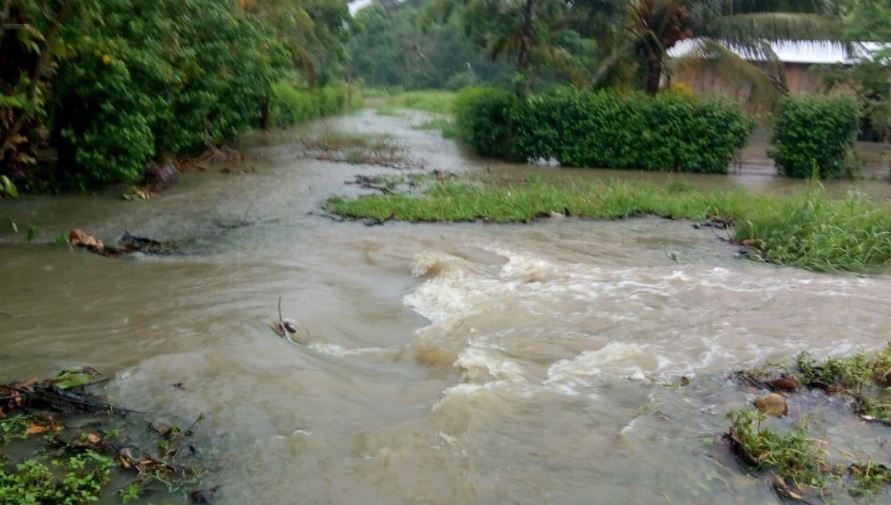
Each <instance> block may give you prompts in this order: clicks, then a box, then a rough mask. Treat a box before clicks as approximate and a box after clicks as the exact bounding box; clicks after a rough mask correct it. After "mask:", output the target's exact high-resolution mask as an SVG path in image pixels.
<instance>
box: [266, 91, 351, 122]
mask: <svg viewBox="0 0 891 505" xmlns="http://www.w3.org/2000/svg"><path fill="white" fill-rule="evenodd" d="M348 94H349V92H348V90H347V88H346V86H343V85H328V86H323V87H320V88H315V89H306V88H298V87H296V86H294V85H293V84H290V83H287V82H278V83H275V84H273V85H272V98H271V100H270V106H269V110H270V118H271V123H272V124H273V125H274V126H278V127H287V126H293V125H296V124H299V123H302V122H304V121H308V120H310V119H315V118H318V117H325V116H331V115H333V114H338V113H340V112H343V111H344V110H345V109H346V108H347V107H348V106H349V104H348V103H347V102H348V101H349V100H348V98H349V97H348Z"/></svg>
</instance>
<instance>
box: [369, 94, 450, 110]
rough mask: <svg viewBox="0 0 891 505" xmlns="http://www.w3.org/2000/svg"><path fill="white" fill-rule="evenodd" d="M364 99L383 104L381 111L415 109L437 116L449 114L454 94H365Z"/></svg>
mask: <svg viewBox="0 0 891 505" xmlns="http://www.w3.org/2000/svg"><path fill="white" fill-rule="evenodd" d="M365 96H366V97H368V98H369V99H370V100H371V99H373V100H375V101H378V102H380V103H382V104H383V107H382V108H383V109H384V110H387V109H392V108H397V109H415V110H421V111H425V112H434V113H437V114H451V113H452V109H453V104H454V101H455V93H454V92H452V91H442V90H422V91H401V92H385V91H379V90H378V91H377V92H370V93H369V92H366V95H365Z"/></svg>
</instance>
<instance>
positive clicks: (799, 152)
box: [768, 95, 860, 179]
mask: <svg viewBox="0 0 891 505" xmlns="http://www.w3.org/2000/svg"><path fill="white" fill-rule="evenodd" d="M859 132H860V108H859V106H858V105H857V101H856V100H855V99H854V98H853V97H851V96H820V95H797V96H796V95H790V96H786V97H784V98H783V99H782V100H781V101H780V105H779V109H778V110H777V113H776V115H775V116H774V119H773V136H772V139H771V144H772V147H771V149H770V152H769V153H768V154H769V155H770V157H771V158H773V159H774V161H776V164H777V168H778V169H779V171H780V172H781V173H782V174H784V175H787V176H789V177H811V176H818V177H820V178H821V179H835V178H839V177H845V176H849V175H851V170H850V166H849V163H848V159H849V154H850V152H851V149H852V148H853V147H854V141H855V140H856V139H857V134H858V133H859Z"/></svg>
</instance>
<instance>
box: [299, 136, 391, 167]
mask: <svg viewBox="0 0 891 505" xmlns="http://www.w3.org/2000/svg"><path fill="white" fill-rule="evenodd" d="M302 142H303V145H304V146H306V148H307V149H309V150H311V151H317V152H318V153H320V156H321V157H322V158H325V159H333V160H337V161H345V162H347V163H354V164H369V165H384V166H388V165H394V164H398V163H401V162H402V161H404V157H403V148H402V146H400V145H399V144H398V143H397V142H396V141H395V140H394V139H393V137H392V136H389V135H372V134H360V133H344V132H338V131H328V132H325V133H323V134H321V135H319V136H317V137H314V138H308V139H303V140H302ZM322 153H324V154H322Z"/></svg>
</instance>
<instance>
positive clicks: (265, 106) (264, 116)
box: [260, 91, 269, 131]
mask: <svg viewBox="0 0 891 505" xmlns="http://www.w3.org/2000/svg"><path fill="white" fill-rule="evenodd" d="M260 129H261V130H263V131H266V130H268V129H269V92H268V91H267V92H266V96H264V97H263V101H262V102H260Z"/></svg>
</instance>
